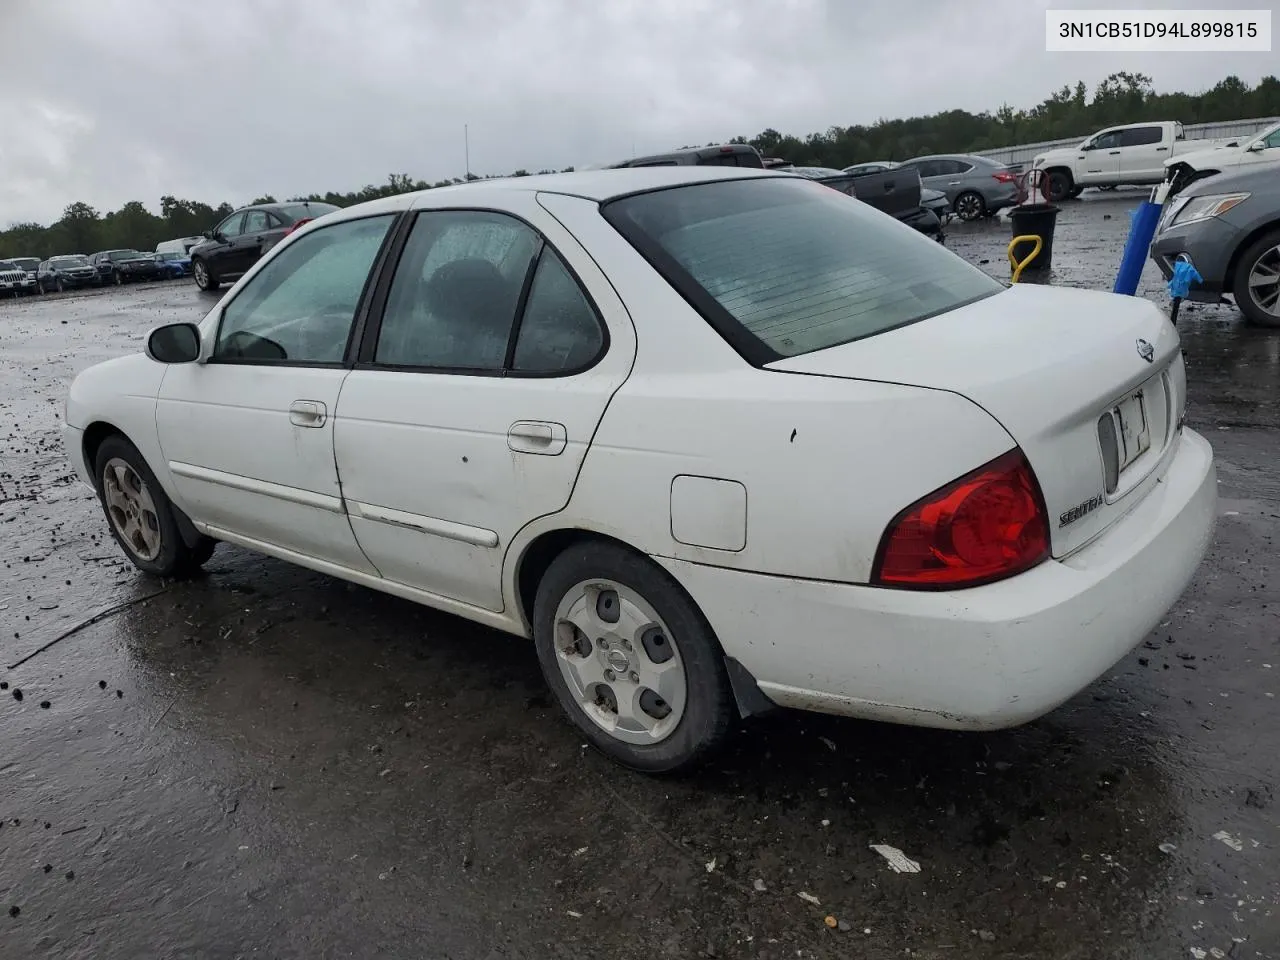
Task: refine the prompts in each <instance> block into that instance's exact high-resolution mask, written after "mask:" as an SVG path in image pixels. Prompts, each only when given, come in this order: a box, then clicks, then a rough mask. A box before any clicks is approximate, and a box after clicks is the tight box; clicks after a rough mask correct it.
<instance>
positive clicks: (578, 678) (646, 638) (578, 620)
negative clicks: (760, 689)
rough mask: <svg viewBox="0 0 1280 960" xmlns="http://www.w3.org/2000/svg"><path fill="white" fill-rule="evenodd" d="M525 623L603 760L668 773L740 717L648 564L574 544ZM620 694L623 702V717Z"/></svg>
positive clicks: (699, 622) (700, 641) (673, 596)
mask: <svg viewBox="0 0 1280 960" xmlns="http://www.w3.org/2000/svg"><path fill="white" fill-rule="evenodd" d="M610 612H612V619H610ZM532 619H533V639H534V645H535V647H536V648H537V653H538V662H539V664H540V665H541V667H542V674H543V676H544V677H545V678H546V681H547V684H548V686H550V688H551V691H552V693H554V694H555V697H556V699H557V700H558V701H559V702H560V706H561V707H562V708H563V710H564V711H565V713H567V714H568V715H569V718H570V719H571V720H572V721H573V722H574V724H575V725H576V726H577V727H578V729H579V730H580V731H581V732H582V733H583V734H584V735H585V736H586V738H587V740H588V741H590V743H591V744H592V745H593V746H594V747H595V748H596V749H597V750H599V751H600V752H601V753H604V754H605V755H606V756H608V757H610V758H611V759H613V760H615V761H617V762H618V763H620V764H622V765H623V766H626V767H630V768H631V769H633V770H639V771H641V772H643V773H650V774H670V773H679V772H682V771H686V770H690V769H692V768H694V767H696V766H698V765H699V764H701V763H703V762H705V761H706V760H707V759H709V758H710V757H711V756H712V755H713V754H714V753H715V751H716V750H717V749H718V748H719V747H720V746H721V745H722V744H723V743H724V741H725V739H726V738H727V736H728V734H729V730H730V726H731V724H732V723H733V722H734V720H735V719H736V718H737V710H736V707H735V705H734V704H735V701H734V699H733V692H732V689H731V687H730V685H729V678H728V675H727V674H726V673H725V666H724V654H723V651H722V650H721V649H720V644H719V642H718V641H717V640H716V638H715V635H714V634H713V633H712V630H711V627H710V625H709V624H708V623H707V621H706V618H705V617H703V616H702V613H701V611H699V610H698V608H697V606H696V605H695V604H694V602H693V600H692V599H690V597H689V596H688V594H686V593H685V592H684V590H683V589H682V588H681V587H680V585H679V584H677V583H676V582H675V581H674V580H672V579H671V577H670V576H668V575H667V574H666V572H665V571H663V570H662V569H661V568H659V567H657V566H655V565H654V564H653V562H652V561H650V560H648V559H647V558H645V557H642V556H639V555H638V554H635V553H632V552H631V551H629V550H626V549H624V548H622V547H620V546H616V545H614V544H611V543H603V542H595V541H587V542H583V543H579V544H575V545H573V546H571V547H569V548H568V549H566V550H565V551H564V552H563V553H562V554H560V556H558V557H556V559H555V560H554V561H552V563H551V565H550V566H549V567H548V568H547V571H546V573H545V574H544V575H543V577H542V580H541V582H540V583H539V584H538V591H537V597H536V599H535V601H534V606H533V618H532ZM579 624H582V625H583V626H584V627H585V628H586V629H585V630H584V629H583V628H582V627H579V626H578V625H579ZM591 632H595V633H599V634H601V636H595V637H591V636H588V635H587V634H588V633H591ZM663 657H665V659H662V658H663ZM610 670H613V671H616V672H612V673H611V672H610ZM646 681H647V683H646ZM571 684H573V686H572V687H571ZM648 684H654V685H655V686H661V689H662V693H661V695H659V693H658V692H657V691H656V690H655V689H654V686H649V685H648ZM619 691H620V692H621V695H624V696H629V697H630V707H629V708H626V709H625V710H624V709H623V708H622V706H621V705H622V703H624V702H625V701H622V700H620V699H619V698H620V694H619ZM593 693H594V700H591V701H589V700H588V697H590V696H591V695H592V694H593ZM681 698H683V699H681ZM664 710H665V711H666V712H665V713H663V711H664ZM624 712H625V713H626V714H627V715H628V716H627V718H624V717H623V713H624ZM673 718H674V719H673Z"/></svg>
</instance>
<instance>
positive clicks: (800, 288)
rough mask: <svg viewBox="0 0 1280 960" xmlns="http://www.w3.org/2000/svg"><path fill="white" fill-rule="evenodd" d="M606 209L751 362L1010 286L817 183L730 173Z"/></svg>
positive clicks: (870, 331) (864, 333)
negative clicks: (742, 177)
mask: <svg viewBox="0 0 1280 960" xmlns="http://www.w3.org/2000/svg"><path fill="white" fill-rule="evenodd" d="M604 215H605V217H606V219H608V220H609V222H610V223H611V224H613V226H614V227H615V228H616V229H617V230H618V231H619V232H621V233H622V234H623V236H625V237H626V238H627V239H628V240H629V241H630V242H631V243H632V244H633V245H634V246H635V247H636V248H637V249H638V250H639V251H640V252H641V254H643V255H644V256H645V257H646V259H648V260H649V262H650V263H651V264H652V265H653V266H654V267H655V268H656V269H657V270H658V272H659V273H661V274H662V275H663V276H664V277H665V278H666V279H667V281H668V282H669V283H671V284H672V286H674V287H675V288H676V290H677V291H679V292H680V293H681V294H682V295H683V296H684V297H685V298H686V299H687V300H688V301H689V302H690V303H691V304H693V305H694V307H696V308H697V309H698V310H699V311H700V312H701V313H702V314H703V316H704V317H706V318H707V320H708V321H709V322H710V323H711V324H712V326H714V327H715V328H716V329H717V330H719V331H720V332H721V334H722V335H724V336H725V337H726V339H728V340H729V342H730V343H731V344H733V345H734V347H735V348H736V349H738V351H739V352H740V353H741V354H742V355H743V356H744V357H746V358H747V359H748V360H749V361H750V362H753V363H767V362H769V361H771V360H776V359H779V358H781V357H788V356H795V355H797V354H802V353H809V352H811V351H814V350H822V349H825V348H827V347H832V346H835V345H837V344H840V343H847V342H849V341H851V340H858V339H861V338H863V337H869V336H873V335H875V334H878V333H883V332H884V331H886V330H892V329H894V328H895V327H900V326H904V325H905V324H909V323H914V322H916V321H918V320H924V319H926V318H928V317H931V316H935V315H937V314H940V313H944V312H946V311H949V310H954V309H956V308H957V307H961V306H964V305H965V304H967V303H972V302H973V301H975V300H979V299H982V298H984V297H989V296H991V295H993V294H995V293H999V292H1000V291H1001V290H1002V289H1004V288H1003V286H1002V285H1001V284H999V283H998V282H996V281H995V280H993V279H991V278H990V277H988V276H987V275H986V274H985V273H983V272H982V271H981V270H979V269H978V268H977V267H973V266H971V265H969V264H968V263H966V262H965V261H963V260H961V259H960V258H959V257H957V256H956V255H955V254H953V253H951V252H950V251H948V250H946V249H945V248H943V247H941V246H940V245H939V244H938V243H936V242H935V241H933V240H931V239H929V238H927V237H925V236H923V235H922V234H920V233H918V232H916V231H914V230H912V229H911V228H909V227H905V226H903V225H902V224H899V223H897V222H895V221H894V220H893V219H892V218H889V217H886V216H885V215H884V214H882V213H880V212H878V211H876V210H873V209H871V208H869V207H866V206H865V205H863V204H859V203H850V202H849V199H848V197H845V196H842V195H841V194H840V193H838V192H836V191H835V190H830V189H828V188H827V187H825V186H822V185H821V184H817V183H813V182H812V181H805V180H799V179H795V178H790V177H786V178H784V177H778V178H772V177H770V178H766V179H752V180H742V181H722V182H717V183H705V184H695V185H691V186H687V187H678V188H673V189H666V190H659V191H653V192H650V193H645V194H638V195H635V196H631V197H623V198H621V199H619V200H615V201H613V202H612V203H609V204H607V205H606V206H605V207H604Z"/></svg>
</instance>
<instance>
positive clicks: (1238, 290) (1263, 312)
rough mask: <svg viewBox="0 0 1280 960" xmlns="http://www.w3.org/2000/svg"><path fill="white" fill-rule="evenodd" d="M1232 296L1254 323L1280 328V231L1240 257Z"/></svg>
mask: <svg viewBox="0 0 1280 960" xmlns="http://www.w3.org/2000/svg"><path fill="white" fill-rule="evenodd" d="M1232 293H1233V294H1234V295H1235V299H1236V306H1238V307H1239V308H1240V312H1241V313H1243V314H1244V315H1245V318H1246V319H1248V321H1249V322H1250V323H1254V324H1257V325H1258V326H1260V327H1280V230H1272V231H1271V232H1270V233H1266V234H1263V235H1262V236H1261V237H1259V238H1258V239H1257V240H1256V241H1254V242H1253V243H1251V244H1250V245H1249V247H1248V249H1246V250H1245V251H1244V253H1242V254H1241V255H1240V260H1239V263H1238V264H1237V266H1236V274H1235V278H1234V283H1233V284H1232Z"/></svg>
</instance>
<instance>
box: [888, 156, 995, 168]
mask: <svg viewBox="0 0 1280 960" xmlns="http://www.w3.org/2000/svg"><path fill="white" fill-rule="evenodd" d="M921 160H967V161H968V162H969V163H990V164H993V165H995V166H997V167H999V166H1003V164H1002V163H1001V162H1000V161H999V160H992V159H991V158H990V157H983V156H980V155H979V154H976V153H930V154H926V155H924V156H920V157H912V158H911V159H910V160H903V161H902V162H903V163H918V162H919V161H921Z"/></svg>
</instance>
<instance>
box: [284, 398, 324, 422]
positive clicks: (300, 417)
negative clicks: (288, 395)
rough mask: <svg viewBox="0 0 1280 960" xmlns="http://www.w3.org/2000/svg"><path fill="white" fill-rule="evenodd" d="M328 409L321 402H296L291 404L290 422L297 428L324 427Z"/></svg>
mask: <svg viewBox="0 0 1280 960" xmlns="http://www.w3.org/2000/svg"><path fill="white" fill-rule="evenodd" d="M328 417H329V410H328V408H327V407H326V406H325V405H324V404H323V403H321V402H320V401H319V400H295V401H293V403H291V404H289V422H290V423H292V424H293V425H294V426H295V427H323V426H324V422H325V420H327V419H328Z"/></svg>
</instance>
